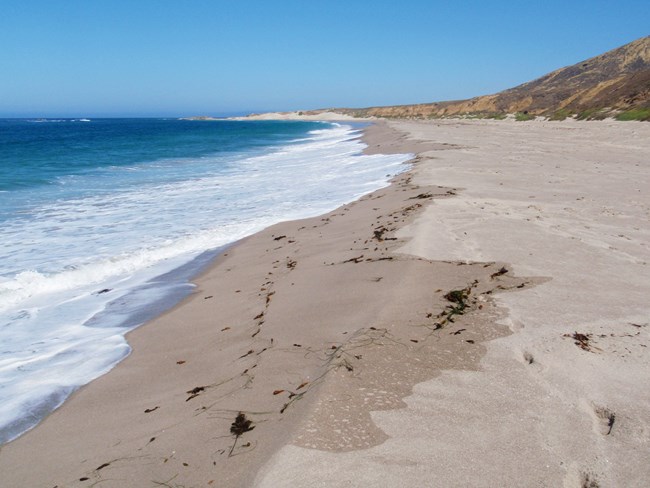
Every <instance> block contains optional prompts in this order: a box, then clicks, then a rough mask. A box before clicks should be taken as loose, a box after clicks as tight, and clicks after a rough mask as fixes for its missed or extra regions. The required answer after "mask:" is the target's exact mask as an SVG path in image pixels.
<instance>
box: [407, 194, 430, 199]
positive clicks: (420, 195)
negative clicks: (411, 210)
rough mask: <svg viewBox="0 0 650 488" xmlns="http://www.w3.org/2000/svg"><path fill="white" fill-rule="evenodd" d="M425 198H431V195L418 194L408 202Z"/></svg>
mask: <svg viewBox="0 0 650 488" xmlns="http://www.w3.org/2000/svg"><path fill="white" fill-rule="evenodd" d="M425 198H433V194H431V193H420V194H419V195H415V196H414V197H411V198H409V200H417V199H420V200H423V199H425Z"/></svg>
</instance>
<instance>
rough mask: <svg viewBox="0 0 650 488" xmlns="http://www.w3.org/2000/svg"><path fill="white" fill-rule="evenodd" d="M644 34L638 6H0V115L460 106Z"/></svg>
mask: <svg viewBox="0 0 650 488" xmlns="http://www.w3.org/2000/svg"><path fill="white" fill-rule="evenodd" d="M648 34H650V1H649V0H611V1H603V0H562V1H556V0H544V1H540V0H511V1H502V0H473V1H469V0H468V1H463V0H446V1H436V0H428V1H425V0H391V1H387V0H368V1H366V0H341V1H339V0H330V1H327V0H319V1H315V0H314V1H309V0H287V1H280V0H128V1H123V0H42V1H38V0H1V4H0V117H17V116H28V117H34V116H102V115H103V116H120V115H123V116H137V115H142V116H159V115H161V116H167V115H169V116H175V115H196V114H212V115H218V114H230V113H237V112H239V113H241V112H249V111H267V110H294V109H309V108H323V107H341V106H346V107H364V106H371V105H391V104H402V103H419V102H430V101H439V100H449V99H461V98H469V97H472V96H476V95H483V94H487V93H493V92H496V91H499V90H502V89H505V88H509V87H512V86H514V85H517V84H519V83H522V82H525V81H528V80H530V79H533V78H536V77H538V76H541V75H543V74H545V73H546V72H548V71H551V70H553V69H556V68H559V67H561V66H565V65H568V64H573V63H576V62H578V61H581V60H583V59H586V58H589V57H591V56H594V55H597V54H600V53H602V52H604V51H608V50H610V49H613V48H615V47H618V46H620V45H622V44H625V43H627V42H630V41H632V40H634V39H637V38H639V37H643V36H645V35H648Z"/></svg>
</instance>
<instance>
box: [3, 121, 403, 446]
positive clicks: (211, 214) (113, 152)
mask: <svg viewBox="0 0 650 488" xmlns="http://www.w3.org/2000/svg"><path fill="white" fill-rule="evenodd" d="M358 137H359V129H358V128H355V127H352V126H350V125H342V124H331V123H319V122H268V121H264V122H235V121H211V122H203V121H186V120H164V119H100V120H88V121H86V120H79V119H58V120H56V121H55V120H48V121H28V120H0V249H1V253H0V442H6V441H8V440H10V439H12V438H14V437H16V436H17V435H19V434H20V433H22V432H24V431H25V430H27V429H29V428H31V427H32V426H34V425H35V424H36V423H37V422H38V421H39V420H40V419H41V418H42V417H44V416H45V415H47V413H49V412H50V411H52V409H54V408H56V407H57V406H58V405H60V404H61V402H63V401H64V400H65V398H66V397H67V396H68V395H69V394H70V393H71V392H72V391H74V390H75V389H76V388H78V387H79V386H81V385H83V384H85V383H87V382H89V381H91V380H92V379H94V378H95V377H97V376H99V375H101V374H103V373H105V372H107V371H108V370H110V368H112V367H113V366H114V365H115V364H116V363H117V362H118V361H120V360H121V359H122V358H124V357H125V356H126V355H127V354H128V353H129V346H128V344H127V343H126V341H125V339H124V335H125V334H126V332H127V331H128V330H131V329H132V328H133V327H136V326H137V325H139V324H140V323H142V322H143V321H144V320H147V319H148V318H150V315H151V313H155V312H159V311H160V308H159V306H160V303H167V304H168V303H169V302H170V299H169V297H170V296H172V297H175V299H178V297H179V296H182V295H183V294H186V293H188V292H189V290H190V289H191V285H190V284H188V283H187V279H188V278H189V277H190V276H191V275H192V272H194V271H196V267H197V262H200V261H201V259H203V261H205V259H206V257H209V256H210V255H213V254H214V253H215V252H217V251H218V250H219V249H220V248H222V247H223V246H226V245H228V244H230V243H232V242H235V241H236V240H238V239H241V238H243V237H245V236H247V235H250V234H252V233H254V232H257V231H259V230H261V229H263V228H265V227H268V226H269V225H272V224H274V223H277V222H280V221H283V220H291V219H297V218H303V217H309V216H314V215H318V214H321V213H323V212H326V211H329V210H332V209H334V208H336V207H337V206H339V205H341V204H343V203H346V202H349V201H351V200H354V199H356V198H358V197H360V196H361V195H363V194H365V193H368V192H370V191H373V190H375V189H377V188H380V187H382V186H385V185H386V184H387V181H388V179H389V178H390V176H391V175H395V174H397V173H399V172H401V171H403V170H404V169H405V166H404V165H403V164H402V163H403V162H404V161H405V160H407V159H408V158H409V156H408V155H372V156H368V155H363V154H362V150H363V148H364V145H363V144H362V143H361V142H360V141H359V139H358ZM197 260H199V261H197Z"/></svg>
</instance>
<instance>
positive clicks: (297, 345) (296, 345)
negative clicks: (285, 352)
mask: <svg viewBox="0 0 650 488" xmlns="http://www.w3.org/2000/svg"><path fill="white" fill-rule="evenodd" d="M293 347H302V344H294V345H293Z"/></svg>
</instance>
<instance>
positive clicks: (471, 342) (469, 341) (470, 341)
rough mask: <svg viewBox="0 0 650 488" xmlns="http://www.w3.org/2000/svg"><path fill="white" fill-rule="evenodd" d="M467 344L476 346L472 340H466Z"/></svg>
mask: <svg viewBox="0 0 650 488" xmlns="http://www.w3.org/2000/svg"><path fill="white" fill-rule="evenodd" d="M465 342H467V343H469V344H474V341H473V340H472V339H466V340H465Z"/></svg>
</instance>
